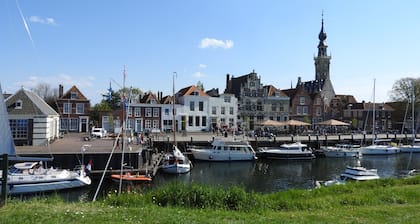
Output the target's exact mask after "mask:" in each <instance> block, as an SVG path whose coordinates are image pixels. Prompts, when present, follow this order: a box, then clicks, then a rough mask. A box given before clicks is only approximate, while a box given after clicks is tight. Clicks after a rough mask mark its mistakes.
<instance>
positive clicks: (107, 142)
mask: <svg viewBox="0 0 420 224" xmlns="http://www.w3.org/2000/svg"><path fill="white" fill-rule="evenodd" d="M85 136H86V134H83V133H70V134H66V135H65V136H64V137H63V138H61V139H58V140H56V141H55V142H53V143H51V144H50V145H49V146H17V147H16V150H17V153H18V154H19V155H22V154H37V153H41V154H50V153H52V154H68V153H80V152H81V151H82V147H84V146H85V149H86V153H110V152H111V150H112V147H113V144H114V139H112V138H104V139H92V140H90V141H85V140H84V137H85ZM150 137H151V138H152V139H153V140H154V141H167V142H170V141H172V140H173V136H172V134H170V133H169V134H166V133H163V134H162V133H161V134H152V135H151V136H150ZM326 137H327V140H328V141H338V140H339V139H340V140H351V139H352V136H351V135H350V134H347V135H341V136H339V135H327V136H325V135H320V136H318V140H319V141H324V140H325V138H326ZM395 137H396V138H397V139H404V138H405V137H406V135H403V134H399V135H394V134H389V135H386V134H379V135H378V138H395ZM407 137H409V138H410V137H411V135H407ZM213 138H223V136H222V135H216V134H213V133H204V132H199V133H187V134H186V135H185V134H181V133H178V134H177V136H176V140H177V141H180V142H189V141H191V139H192V141H193V142H197V141H198V142H205V141H210V140H212V139H213ZM228 138H229V139H232V140H233V139H234V138H235V139H245V140H248V141H255V140H256V139H255V138H251V137H243V136H235V137H234V136H232V135H229V136H228ZM292 138H293V140H294V141H296V140H299V141H302V142H307V141H309V140H310V141H316V140H317V136H314V135H312V136H311V135H309V136H308V135H304V136H291V135H288V136H278V137H276V138H275V139H276V141H278V142H290V141H292ZM353 139H354V140H361V139H363V135H362V134H355V135H353ZM366 139H367V140H368V142H369V141H370V139H372V137H371V135H366ZM257 140H258V141H273V140H274V139H273V138H271V139H268V138H257ZM135 142H136V140H134V143H135ZM134 143H133V144H130V145H129V147H131V150H132V151H136V150H139V149H140V148H141V147H142V145H137V144H134ZM118 150H119V149H116V152H118Z"/></svg>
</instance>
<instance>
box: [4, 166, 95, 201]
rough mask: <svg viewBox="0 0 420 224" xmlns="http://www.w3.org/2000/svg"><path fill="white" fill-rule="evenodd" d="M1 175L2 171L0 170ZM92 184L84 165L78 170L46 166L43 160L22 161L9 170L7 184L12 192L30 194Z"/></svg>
mask: <svg viewBox="0 0 420 224" xmlns="http://www.w3.org/2000/svg"><path fill="white" fill-rule="evenodd" d="M0 175H1V171H0ZM90 184H91V179H90V178H89V176H87V175H86V173H85V171H84V169H83V166H82V167H81V168H80V169H79V170H76V171H70V170H66V169H56V168H53V167H50V168H44V167H43V166H42V163H41V162H20V163H16V164H14V165H13V166H12V167H11V168H9V170H8V174H7V185H8V192H9V193H10V194H28V193H37V192H45V191H58V190H63V189H69V188H77V187H83V186H86V185H90Z"/></svg>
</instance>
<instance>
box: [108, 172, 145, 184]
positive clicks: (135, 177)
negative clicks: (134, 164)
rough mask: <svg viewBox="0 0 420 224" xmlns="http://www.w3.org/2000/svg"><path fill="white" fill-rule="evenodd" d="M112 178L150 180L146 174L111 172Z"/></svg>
mask: <svg viewBox="0 0 420 224" xmlns="http://www.w3.org/2000/svg"><path fill="white" fill-rule="evenodd" d="M111 178H112V179H113V180H123V181H133V182H150V181H152V178H151V177H150V176H148V175H132V174H123V175H122V176H121V175H120V174H112V175H111Z"/></svg>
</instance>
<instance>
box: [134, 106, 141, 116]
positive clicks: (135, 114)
mask: <svg viewBox="0 0 420 224" xmlns="http://www.w3.org/2000/svg"><path fill="white" fill-rule="evenodd" d="M134 116H135V117H141V108H140V107H135V108H134Z"/></svg>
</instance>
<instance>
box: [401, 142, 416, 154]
mask: <svg viewBox="0 0 420 224" xmlns="http://www.w3.org/2000/svg"><path fill="white" fill-rule="evenodd" d="M399 147H400V150H401V152H415V153H420V139H418V138H415V139H414V140H413V143H412V144H411V145H401V146H399Z"/></svg>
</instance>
